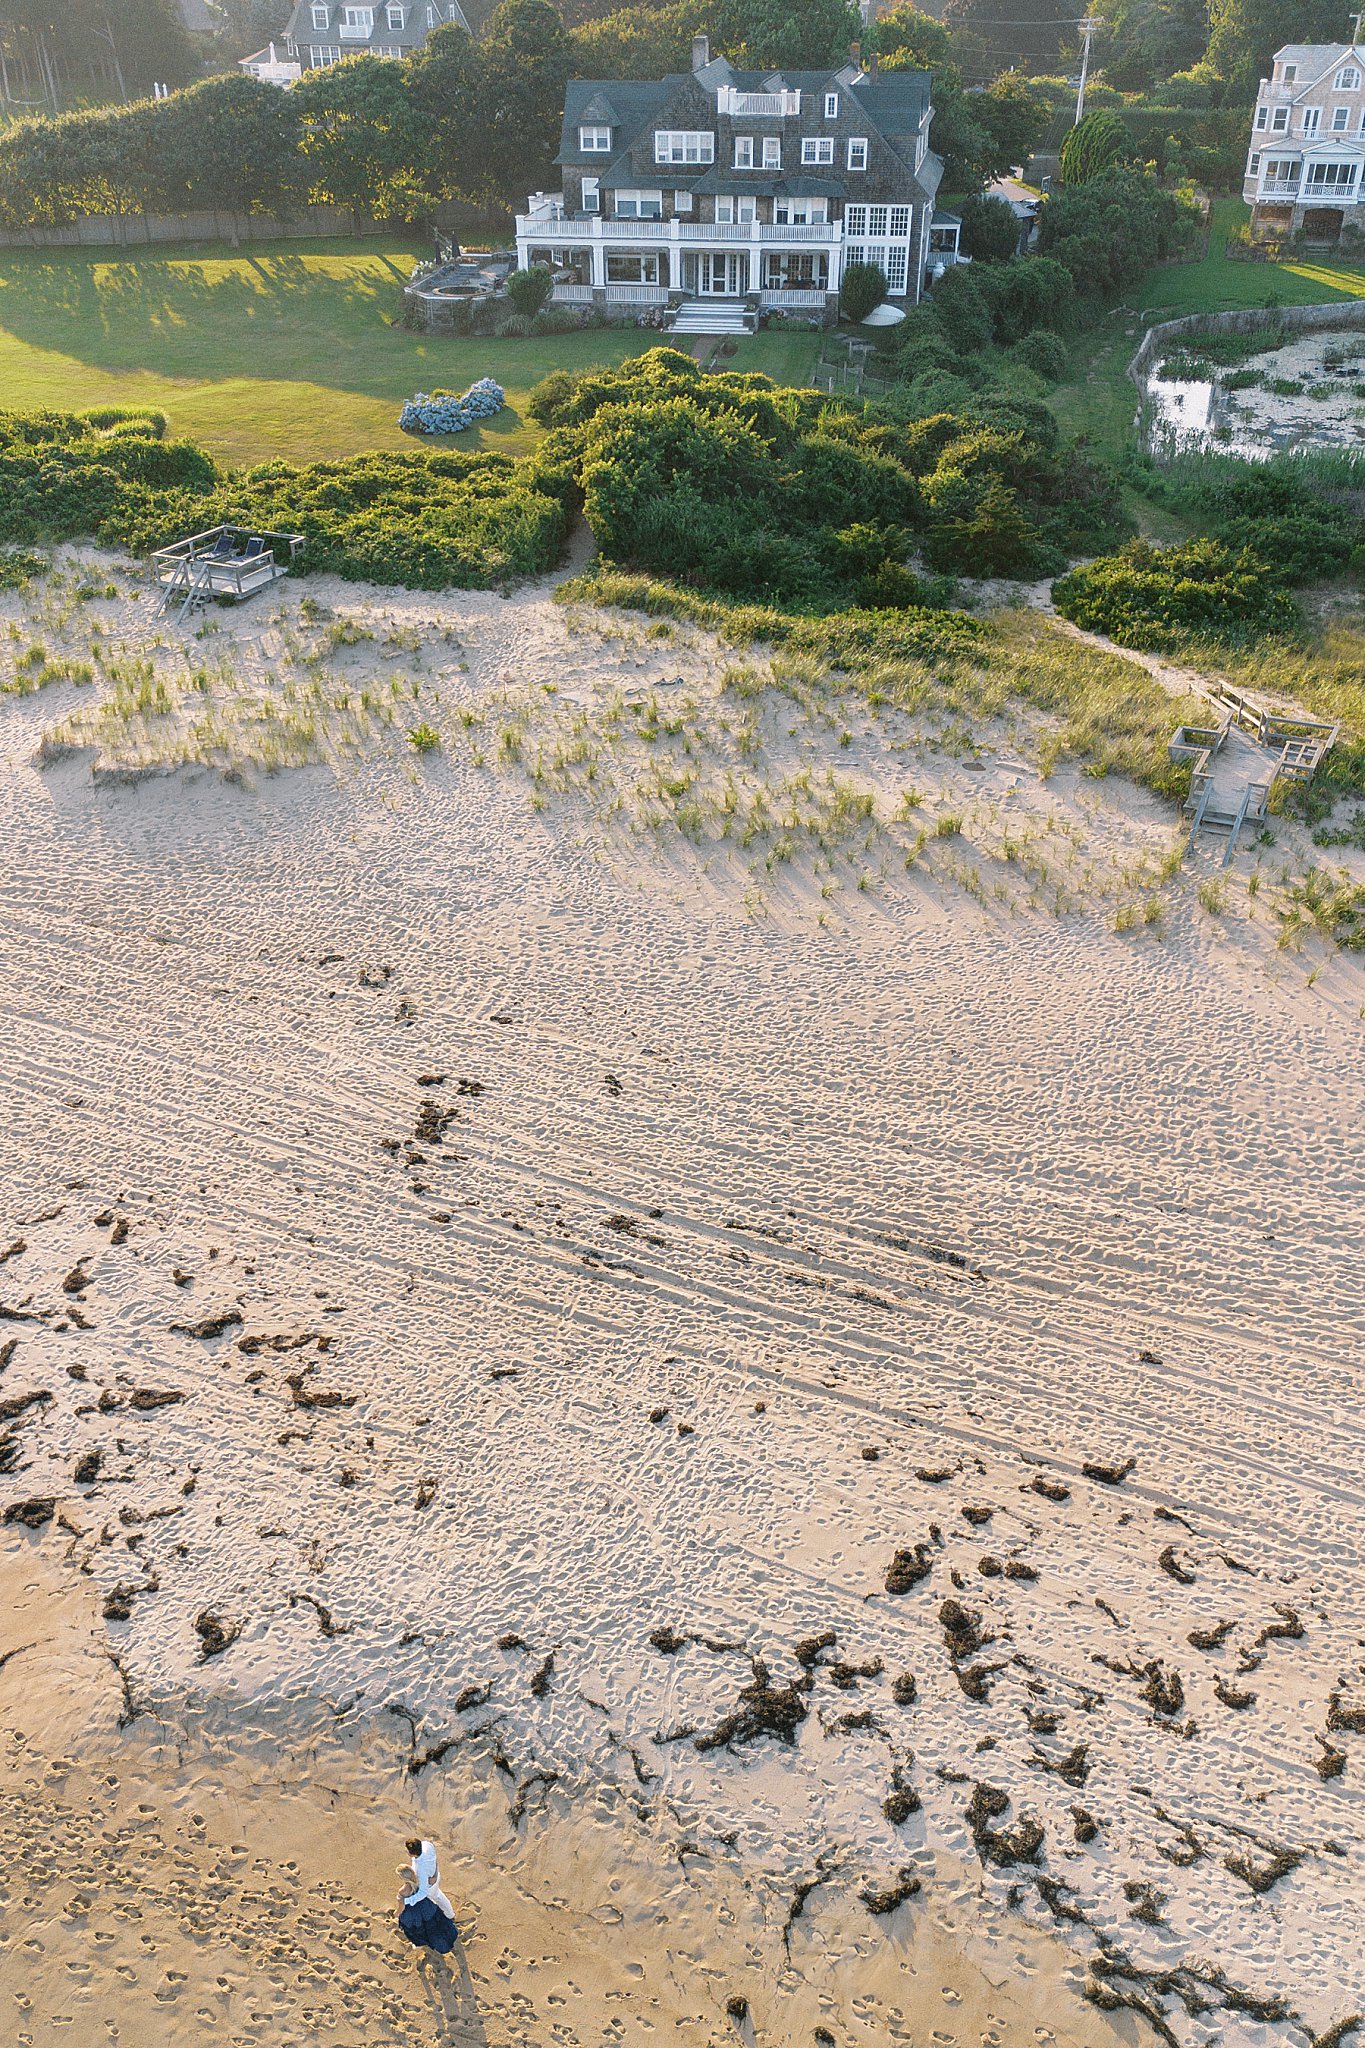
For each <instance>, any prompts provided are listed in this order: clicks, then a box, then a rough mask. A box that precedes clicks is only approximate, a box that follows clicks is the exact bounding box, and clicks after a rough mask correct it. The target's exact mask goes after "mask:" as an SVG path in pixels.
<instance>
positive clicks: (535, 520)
mask: <svg viewBox="0 0 1365 2048" xmlns="http://www.w3.org/2000/svg"><path fill="white" fill-rule="evenodd" d="M132 424H133V422H130V421H128V420H118V421H112V422H111V423H110V424H109V425H108V426H107V427H104V428H99V427H97V426H95V425H94V423H93V422H92V421H91V420H90V419H86V418H82V417H80V416H78V415H75V414H66V413H40V414H28V415H22V414H14V413H5V414H0V544H6V543H8V544H25V543H30V542H34V541H60V540H75V539H80V538H86V537H94V538H97V539H99V540H100V541H102V542H104V543H105V544H106V545H109V546H117V547H125V548H129V549H132V550H134V551H135V552H138V551H148V550H150V549H152V548H154V547H158V546H163V545H165V543H166V542H168V541H170V540H174V539H175V538H177V537H178V536H180V535H183V534H185V533H189V532H192V531H194V530H196V529H200V528H203V527H208V526H213V525H216V524H217V523H218V522H219V521H221V520H232V521H234V522H235V523H236V524H238V525H242V526H254V527H262V528H269V529H271V530H274V531H283V532H296V533H302V534H304V535H306V537H307V540H308V547H307V549H306V550H305V552H304V555H303V557H302V558H301V561H300V564H299V566H300V568H301V569H302V570H304V571H305V572H307V571H331V572H332V573H333V574H336V575H339V576H349V577H354V578H360V579H364V580H367V581H372V582H377V583H401V584H405V585H406V586H407V587H409V588H410V589H419V590H444V589H449V588H464V589H487V588H489V587H491V586H493V585H496V584H502V583H505V582H507V581H509V580H512V579H514V578H517V577H523V576H532V575H538V574H543V573H544V571H545V570H547V569H548V568H549V567H550V566H551V565H552V563H553V562H554V560H555V558H556V556H557V555H558V553H559V549H560V547H561V545H562V543H563V540H564V535H565V533H566V531H567V527H568V521H569V498H568V491H569V485H568V480H567V479H566V478H563V477H557V476H556V473H555V472H554V471H553V469H546V470H545V471H543V473H541V474H539V475H534V476H533V475H532V472H531V469H530V466H529V465H528V464H525V463H518V462H515V461H513V460H512V459H511V458H510V457H507V456H502V455H486V454H469V455H464V454H455V453H453V452H450V451H441V452H439V453H431V452H426V451H420V452H419V451H414V452H412V453H407V452H404V453H402V454H382V453H376V454H370V455H361V456H356V457H353V458H351V459H350V460H348V461H344V462H326V463H314V464H310V465H308V466H306V467H298V466H294V465H292V464H289V463H282V462H276V463H264V464H262V465H261V466H260V467H259V468H256V469H249V470H245V471H240V472H237V473H234V474H226V473H224V472H223V471H221V470H220V469H219V468H218V467H217V465H216V464H215V463H214V462H213V461H212V459H211V458H210V457H209V456H207V455H206V454H204V452H203V451H202V449H199V448H195V447H194V446H192V445H191V444H190V443H189V442H184V441H165V440H159V439H157V438H155V436H154V432H153V431H152V430H151V428H150V426H149V428H148V430H146V431H143V432H136V431H128V429H129V427H130V426H131V425H132ZM547 480H548V483H549V485H550V488H547V487H546V485H547ZM556 483H558V484H559V485H560V486H561V488H560V490H559V491H558V492H557V491H556V490H555V489H554V488H553V486H554V485H555V484H556Z"/></svg>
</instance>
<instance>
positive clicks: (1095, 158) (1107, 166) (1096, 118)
mask: <svg viewBox="0 0 1365 2048" xmlns="http://www.w3.org/2000/svg"><path fill="white" fill-rule="evenodd" d="M1132 148H1133V138H1132V136H1131V135H1130V134H1129V133H1128V129H1127V127H1126V125H1125V123H1124V121H1123V117H1122V115H1120V114H1116V113H1115V112H1114V110H1113V108H1112V107H1100V108H1097V109H1096V111H1095V112H1094V113H1093V114H1087V115H1086V117H1085V119H1084V120H1083V121H1080V122H1078V123H1077V125H1076V126H1075V127H1074V128H1070V129H1068V130H1067V133H1066V137H1065V140H1064V141H1063V143H1062V150H1061V156H1060V158H1059V160H1058V171H1059V174H1060V177H1061V181H1062V183H1063V185H1088V184H1089V183H1090V182H1091V181H1092V180H1093V179H1095V178H1098V177H1100V176H1101V175H1102V174H1103V173H1104V172H1105V171H1108V170H1112V168H1113V167H1114V165H1115V164H1117V163H1119V162H1121V161H1123V160H1124V159H1125V158H1127V157H1129V156H1131V154H1132Z"/></svg>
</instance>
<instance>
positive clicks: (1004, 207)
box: [957, 195, 1019, 263]
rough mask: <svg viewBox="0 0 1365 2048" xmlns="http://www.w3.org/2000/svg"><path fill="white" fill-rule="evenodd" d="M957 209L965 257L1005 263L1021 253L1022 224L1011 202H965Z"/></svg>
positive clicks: (981, 261)
mask: <svg viewBox="0 0 1365 2048" xmlns="http://www.w3.org/2000/svg"><path fill="white" fill-rule="evenodd" d="M957 210H958V214H959V216H960V218H961V221H962V233H961V236H960V243H961V248H962V253H963V255H964V256H971V257H973V258H974V259H975V260H976V261H977V262H980V263H1005V262H1008V260H1009V258H1010V257H1011V256H1016V255H1017V254H1018V253H1019V222H1018V221H1017V220H1016V219H1015V214H1014V208H1013V207H1012V206H1011V205H1010V203H1009V201H1008V200H1007V199H989V198H986V197H985V196H984V195H983V196H981V197H979V198H972V199H964V200H963V201H962V204H961V205H960V206H959V207H958V209H957Z"/></svg>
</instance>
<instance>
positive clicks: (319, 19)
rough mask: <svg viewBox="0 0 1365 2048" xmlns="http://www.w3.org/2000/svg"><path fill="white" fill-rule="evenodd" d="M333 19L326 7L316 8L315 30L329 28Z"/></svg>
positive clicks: (314, 13) (314, 15) (314, 10)
mask: <svg viewBox="0 0 1365 2048" xmlns="http://www.w3.org/2000/svg"><path fill="white" fill-rule="evenodd" d="M331 19H332V17H331V13H330V11H329V10H328V9H327V8H326V7H315V8H314V9H313V26H314V28H327V27H328V26H329V24H330V22H331Z"/></svg>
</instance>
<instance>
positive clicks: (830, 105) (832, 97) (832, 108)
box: [825, 92, 839, 121]
mask: <svg viewBox="0 0 1365 2048" xmlns="http://www.w3.org/2000/svg"><path fill="white" fill-rule="evenodd" d="M838 118H839V95H838V93H837V92H827V93H826V94H825V119H826V120H827V121H837V120H838Z"/></svg>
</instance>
